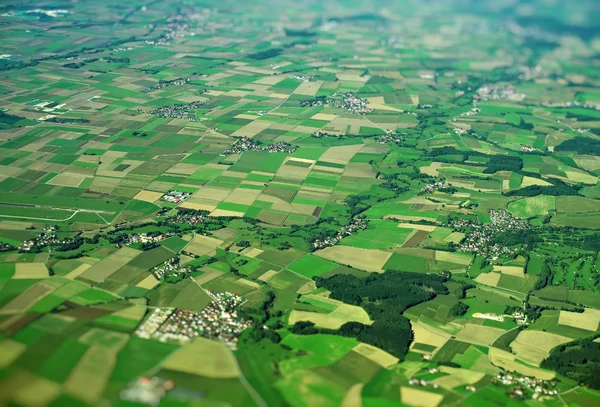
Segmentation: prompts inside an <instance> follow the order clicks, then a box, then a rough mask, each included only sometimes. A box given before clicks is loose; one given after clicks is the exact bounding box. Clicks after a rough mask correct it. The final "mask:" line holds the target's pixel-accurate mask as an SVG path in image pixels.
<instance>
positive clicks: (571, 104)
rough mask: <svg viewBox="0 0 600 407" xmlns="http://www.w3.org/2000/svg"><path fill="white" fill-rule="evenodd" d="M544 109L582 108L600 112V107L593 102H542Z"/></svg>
mask: <svg viewBox="0 0 600 407" xmlns="http://www.w3.org/2000/svg"><path fill="white" fill-rule="evenodd" d="M542 106H545V107H583V108H584V109H593V110H600V105H598V104H596V103H593V102H583V103H581V102H578V101H576V100H574V101H572V102H571V101H569V102H542Z"/></svg>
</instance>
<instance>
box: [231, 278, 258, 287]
mask: <svg viewBox="0 0 600 407" xmlns="http://www.w3.org/2000/svg"><path fill="white" fill-rule="evenodd" d="M235 282H236V283H240V284H244V285H246V286H248V287H252V288H260V284H258V283H256V282H254V281H251V280H247V279H245V278H238V279H237V280H235Z"/></svg>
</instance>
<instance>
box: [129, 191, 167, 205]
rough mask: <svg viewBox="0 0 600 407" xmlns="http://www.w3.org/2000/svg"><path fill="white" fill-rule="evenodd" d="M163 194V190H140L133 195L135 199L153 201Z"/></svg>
mask: <svg viewBox="0 0 600 407" xmlns="http://www.w3.org/2000/svg"><path fill="white" fill-rule="evenodd" d="M161 196H163V193H162V192H153V191H140V192H138V194H137V195H136V196H134V197H133V199H137V200H138V201H146V202H150V203H152V202H154V201H157V200H159V199H160V197H161Z"/></svg>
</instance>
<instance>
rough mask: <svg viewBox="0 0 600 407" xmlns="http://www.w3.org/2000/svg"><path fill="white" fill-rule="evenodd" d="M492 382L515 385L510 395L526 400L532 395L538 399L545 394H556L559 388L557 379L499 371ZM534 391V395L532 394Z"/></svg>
mask: <svg viewBox="0 0 600 407" xmlns="http://www.w3.org/2000/svg"><path fill="white" fill-rule="evenodd" d="M492 383H494V384H496V385H504V386H513V385H514V387H513V388H511V389H510V391H509V393H508V395H509V397H511V398H514V399H518V400H524V399H527V398H529V397H531V398H532V399H534V400H537V399H539V398H541V397H543V396H556V395H558V390H556V389H554V387H556V384H557V383H556V380H542V379H538V378H536V377H530V376H519V375H517V374H516V373H514V374H513V373H506V372H503V373H498V374H497V375H496V376H495V377H493V378H492ZM531 393H533V394H532V395H530V394H531Z"/></svg>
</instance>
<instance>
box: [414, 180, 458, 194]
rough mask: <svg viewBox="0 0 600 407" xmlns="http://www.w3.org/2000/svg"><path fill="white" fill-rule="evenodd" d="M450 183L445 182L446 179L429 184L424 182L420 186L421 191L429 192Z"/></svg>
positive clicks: (445, 186)
mask: <svg viewBox="0 0 600 407" xmlns="http://www.w3.org/2000/svg"><path fill="white" fill-rule="evenodd" d="M450 186H451V185H450V184H448V183H447V182H446V180H441V181H436V182H432V183H429V184H426V185H425V186H424V187H423V188H421V192H428V193H431V192H433V191H436V190H440V189H444V188H448V187H450Z"/></svg>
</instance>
